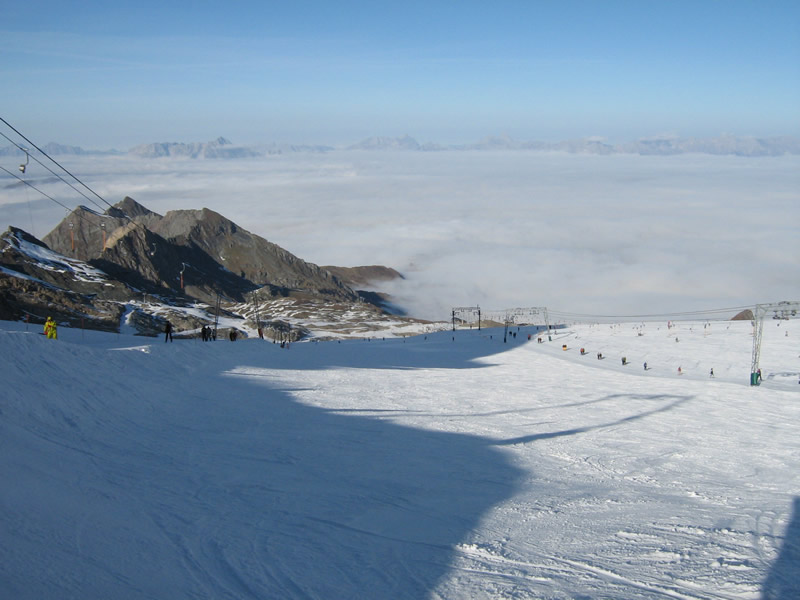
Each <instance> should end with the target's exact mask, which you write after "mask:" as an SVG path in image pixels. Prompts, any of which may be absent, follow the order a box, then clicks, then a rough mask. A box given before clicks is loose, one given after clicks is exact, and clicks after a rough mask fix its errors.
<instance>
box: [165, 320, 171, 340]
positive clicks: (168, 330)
mask: <svg viewBox="0 0 800 600" xmlns="http://www.w3.org/2000/svg"><path fill="white" fill-rule="evenodd" d="M171 341H172V323H170V322H169V321H167V324H166V325H164V343H167V342H171Z"/></svg>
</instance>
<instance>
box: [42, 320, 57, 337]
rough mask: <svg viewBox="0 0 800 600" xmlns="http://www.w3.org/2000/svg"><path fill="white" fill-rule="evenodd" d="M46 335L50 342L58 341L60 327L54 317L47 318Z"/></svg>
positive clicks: (45, 323) (45, 324)
mask: <svg viewBox="0 0 800 600" xmlns="http://www.w3.org/2000/svg"><path fill="white" fill-rule="evenodd" d="M44 334H45V335H46V336H47V339H48V340H57V339H58V326H57V325H56V322H55V321H54V320H53V317H47V320H46V321H45V322H44Z"/></svg>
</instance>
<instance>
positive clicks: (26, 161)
mask: <svg viewBox="0 0 800 600" xmlns="http://www.w3.org/2000/svg"><path fill="white" fill-rule="evenodd" d="M22 151H23V152H24V153H25V163H24V164H21V165H20V166H19V170H20V172H21V173H22V174H23V175H24V174H25V169H27V168H28V163H29V162H30V161H31V155H30V154H28V151H27V150H25V149H24V148H23V149H22Z"/></svg>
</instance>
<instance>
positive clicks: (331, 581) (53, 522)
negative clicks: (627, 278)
mask: <svg viewBox="0 0 800 600" xmlns="http://www.w3.org/2000/svg"><path fill="white" fill-rule="evenodd" d="M39 331H40V327H34V326H32V325H31V326H30V330H26V328H25V326H24V325H22V324H17V323H9V322H3V323H0V349H2V353H3V363H2V377H3V387H2V392H0V482H2V483H1V485H0V598H9V599H28V598H30V599H43V598H59V599H66V598H80V599H87V598H115V599H120V598H165V599H179V598H215V599H219V598H231V599H234V598H235V599H241V598H280V599H288V598H303V599H307V598H313V599H338V598H369V599H372V598H375V599H388V598H436V599H464V598H469V599H473V598H565V599H566V598H583V599H588V598H593V599H594V598H621V599H638V598H673V599H674V598H678V599H680V598H685V599H689V598H709V599H711V598H728V599H732V598H736V599H745V598H760V597H764V598H800V583H798V582H799V581H800V564H799V562H800V558H798V557H799V556H800V549H799V546H800V435H798V434H799V433H800V429H799V428H798V425H800V385H798V377H800V327H798V325H797V321H767V322H766V323H765V325H764V336H763V339H764V342H763V347H762V355H761V367H762V370H763V376H764V380H763V384H762V385H761V386H758V387H751V386H750V385H749V371H750V356H751V351H752V326H751V324H750V323H749V322H720V321H717V322H713V323H702V322H695V323H684V322H681V323H678V324H677V325H676V326H675V327H673V328H671V329H670V328H668V327H667V323H647V324H644V325H643V324H641V323H639V324H620V325H588V324H582V325H569V326H567V327H565V328H562V329H559V330H557V331H556V332H554V333H553V334H552V336H551V337H552V339H548V336H547V334H546V333H545V334H543V343H538V342H537V338H538V337H539V335H542V334H539V333H537V332H536V330H535V328H524V327H523V328H521V329H520V330H519V331H516V329H515V330H513V331H512V332H513V333H517V336H516V337H511V338H510V339H509V340H508V342H506V343H504V342H503V331H502V330H497V329H494V330H483V331H478V330H477V329H473V330H467V331H457V332H440V333H436V334H429V335H427V336H418V337H414V338H408V339H405V340H403V339H399V338H397V339H387V340H385V341H384V340H375V339H373V340H371V341H368V340H357V341H356V340H347V341H342V342H335V341H334V342H323V343H317V342H308V343H297V344H292V346H291V348H290V349H281V348H280V347H279V346H277V345H274V344H271V343H268V342H263V341H261V340H257V339H253V340H243V341H238V342H235V343H231V342H228V341H224V342H223V341H217V342H215V343H203V342H200V341H194V340H176V341H175V342H174V343H171V344H166V343H164V341H163V339H148V338H138V337H133V336H129V335H125V334H120V335H116V334H101V333H97V332H88V331H87V332H81V331H80V330H75V329H65V328H63V327H62V328H61V329H60V330H59V338H60V339H59V340H57V341H51V340H47V339H46V338H45V337H44V336H41V335H39V334H38V332H39ZM529 334H532V338H531V339H530V340H529V339H528V335H529ZM787 334H788V335H787ZM564 346H566V350H564V349H562V348H563V347H564ZM582 347H583V348H585V351H586V353H585V354H583V355H582V354H581V353H580V351H579V350H580V348H582ZM598 352H602V354H603V355H604V356H605V359H604V360H598V358H597V353H598ZM623 356H625V357H626V358H627V359H628V363H629V364H627V365H623V364H622V360H621V359H622V357H623ZM645 361H646V362H647V363H648V367H649V368H648V370H645V369H644V362H645ZM678 367H680V368H681V373H682V374H680V375H679V374H678ZM712 368H713V369H714V375H715V377H714V378H711V377H710V369H712Z"/></svg>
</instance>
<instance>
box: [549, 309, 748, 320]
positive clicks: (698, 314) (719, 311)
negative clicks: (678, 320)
mask: <svg viewBox="0 0 800 600" xmlns="http://www.w3.org/2000/svg"><path fill="white" fill-rule="evenodd" d="M748 308H752V307H751V306H733V307H729V308H712V309H708V310H695V311H687V312H669V313H653V314H643V315H592V314H583V313H572V312H565V311H558V310H549V313H550V314H551V315H555V316H558V317H562V318H573V319H643V318H655V317H658V318H675V317H701V316H703V315H718V314H723V313H730V312H732V311H742V310H745V309H748Z"/></svg>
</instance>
